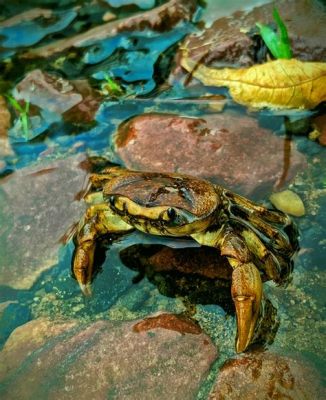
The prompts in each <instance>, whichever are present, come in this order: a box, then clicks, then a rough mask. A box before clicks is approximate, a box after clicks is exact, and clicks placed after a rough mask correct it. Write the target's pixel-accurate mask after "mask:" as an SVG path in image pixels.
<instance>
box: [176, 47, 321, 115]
mask: <svg viewBox="0 0 326 400" xmlns="http://www.w3.org/2000/svg"><path fill="white" fill-rule="evenodd" d="M181 65H182V67H183V68H185V69H186V70H187V71H188V72H190V73H191V74H192V76H193V77H195V78H197V79H199V80H200V81H201V82H202V83H203V84H204V85H206V86H226V87H228V88H229V90H230V95H231V96H232V98H233V99H234V101H236V102H237V103H240V104H244V105H246V106H251V107H255V108H262V107H270V108H306V109H312V108H315V107H316V106H317V105H318V104H319V103H321V102H323V101H325V100H326V63H322V62H303V61H299V60H296V59H291V60H284V59H282V60H281V59H280V60H275V61H270V62H267V63H265V64H260V65H254V66H252V67H250V68H243V69H232V68H221V69H214V68H209V67H206V66H205V65H203V64H197V63H196V61H194V60H192V59H190V58H189V57H187V55H186V51H185V52H184V56H183V58H182V60H181Z"/></svg>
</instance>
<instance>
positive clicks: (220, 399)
mask: <svg viewBox="0 0 326 400" xmlns="http://www.w3.org/2000/svg"><path fill="white" fill-rule="evenodd" d="M325 394H326V393H325V391H323V389H322V387H321V385H320V381H319V377H318V373H317V372H316V371H315V370H314V369H313V368H311V367H310V366H308V365H306V364H305V363H303V362H302V361H299V360H296V359H293V358H289V357H283V356H280V355H277V354H273V353H268V352H264V353H258V352H257V353H251V354H245V355H242V356H240V357H238V358H236V359H231V360H229V361H227V362H226V363H225V364H224V366H223V367H222V369H221V371H220V373H219V375H218V377H217V380H216V383H215V386H214V388H213V390H212V391H211V393H210V395H209V400H238V399H242V400H249V399H250V400H251V399H257V400H269V399H275V400H276V399H287V400H308V399H309V400H313V399H316V400H317V399H323V398H325Z"/></svg>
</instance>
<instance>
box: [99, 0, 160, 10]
mask: <svg viewBox="0 0 326 400" xmlns="http://www.w3.org/2000/svg"><path fill="white" fill-rule="evenodd" d="M105 1H106V3H108V4H109V5H110V6H111V7H122V6H127V5H135V6H137V7H139V8H142V9H143V10H146V9H148V8H152V7H154V6H155V0H105Z"/></svg>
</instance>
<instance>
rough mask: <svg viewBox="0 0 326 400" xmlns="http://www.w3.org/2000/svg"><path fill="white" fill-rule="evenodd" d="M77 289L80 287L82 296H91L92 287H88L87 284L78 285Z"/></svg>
mask: <svg viewBox="0 0 326 400" xmlns="http://www.w3.org/2000/svg"><path fill="white" fill-rule="evenodd" d="M79 287H80V289H81V291H82V292H83V295H84V296H86V297H90V296H92V287H91V285H89V284H86V285H85V284H83V283H80V284H79Z"/></svg>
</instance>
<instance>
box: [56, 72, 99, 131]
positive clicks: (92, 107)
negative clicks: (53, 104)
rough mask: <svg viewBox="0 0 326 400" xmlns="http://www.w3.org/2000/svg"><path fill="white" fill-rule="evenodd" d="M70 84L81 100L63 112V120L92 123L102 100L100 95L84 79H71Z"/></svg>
mask: <svg viewBox="0 0 326 400" xmlns="http://www.w3.org/2000/svg"><path fill="white" fill-rule="evenodd" d="M71 84H72V85H73V86H74V88H75V90H76V91H77V92H78V93H79V94H80V95H81V96H82V101H81V102H80V103H78V104H76V105H75V106H73V107H72V108H70V109H69V110H67V111H66V112H65V113H64V115H63V117H64V119H65V121H70V122H73V123H83V124H84V123H94V118H95V114H96V111H97V110H98V108H99V106H100V103H101V101H102V98H101V96H100V95H99V93H98V92H96V91H95V90H94V89H93V88H92V87H91V85H90V84H89V83H88V81H87V80H86V79H85V80H82V79H81V80H74V81H71Z"/></svg>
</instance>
